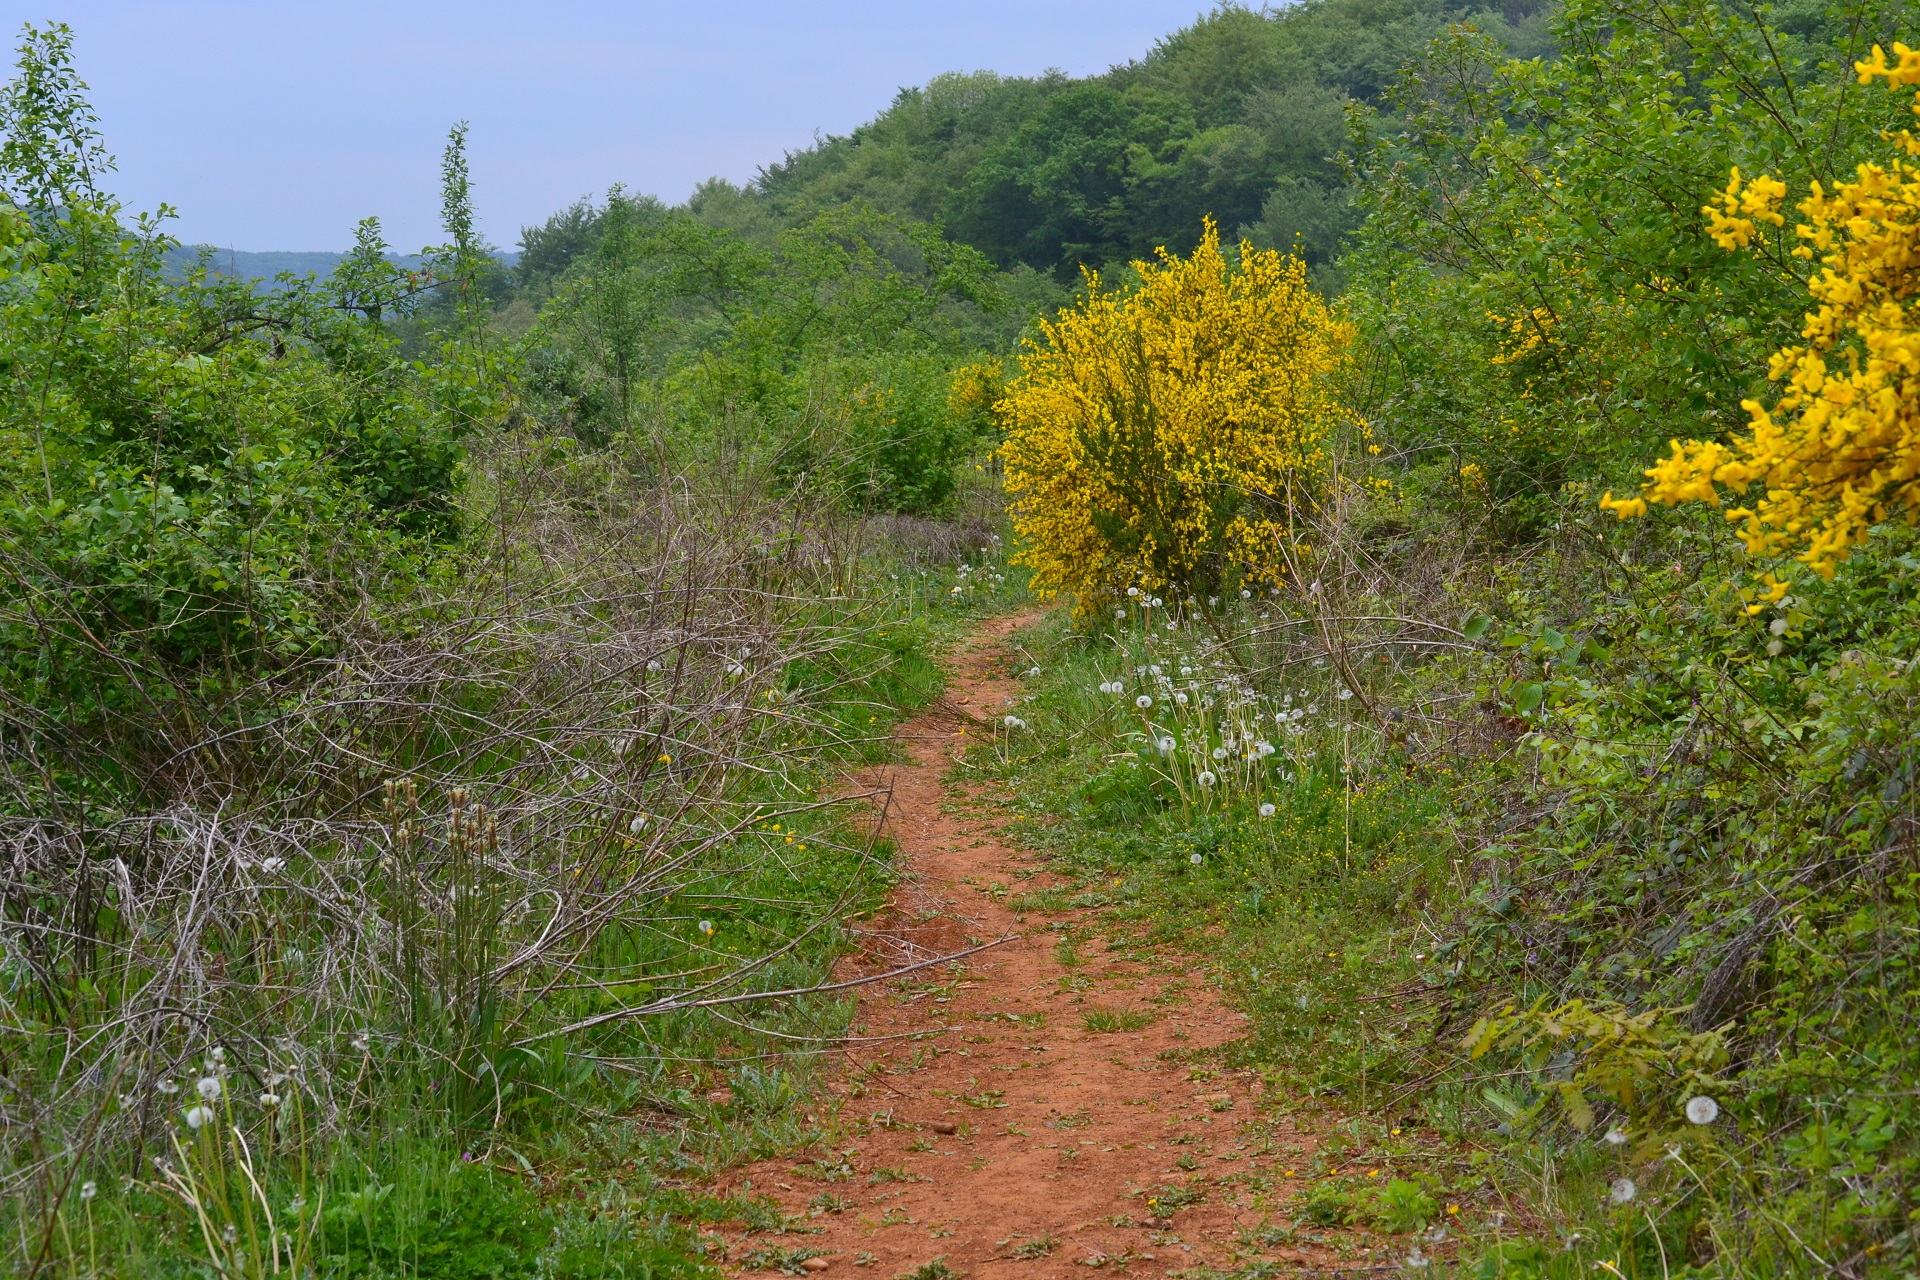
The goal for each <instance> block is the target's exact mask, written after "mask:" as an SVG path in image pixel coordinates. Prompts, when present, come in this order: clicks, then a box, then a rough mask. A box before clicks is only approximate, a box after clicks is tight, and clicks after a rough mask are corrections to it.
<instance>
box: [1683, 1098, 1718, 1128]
mask: <svg viewBox="0 0 1920 1280" xmlns="http://www.w3.org/2000/svg"><path fill="white" fill-rule="evenodd" d="M1719 1118H1720V1104H1719V1103H1717V1102H1715V1101H1714V1100H1713V1099H1712V1098H1709V1097H1707V1096H1706V1095H1705V1094H1700V1095H1697V1096H1695V1097H1692V1098H1689V1099H1687V1119H1689V1120H1691V1121H1693V1122H1694V1123H1695V1124H1712V1123H1713V1122H1714V1121H1715V1120H1718V1119H1719Z"/></svg>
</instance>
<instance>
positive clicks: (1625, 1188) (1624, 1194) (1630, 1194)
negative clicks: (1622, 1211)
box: [1607, 1178, 1640, 1204]
mask: <svg viewBox="0 0 1920 1280" xmlns="http://www.w3.org/2000/svg"><path fill="white" fill-rule="evenodd" d="M1639 1193H1640V1188H1638V1187H1636V1186H1634V1185H1633V1179H1632V1178H1615V1179H1614V1180H1613V1185H1612V1186H1610V1187H1608V1188H1607V1199H1609V1200H1611V1201H1613V1202H1614V1203H1615V1204H1625V1203H1627V1201H1629V1200H1631V1199H1633V1198H1634V1196H1636V1195H1638V1194H1639Z"/></svg>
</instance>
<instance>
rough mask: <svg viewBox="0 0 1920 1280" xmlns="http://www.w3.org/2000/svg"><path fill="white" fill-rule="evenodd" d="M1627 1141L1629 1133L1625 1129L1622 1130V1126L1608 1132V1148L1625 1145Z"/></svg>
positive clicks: (1616, 1126)
mask: <svg viewBox="0 0 1920 1280" xmlns="http://www.w3.org/2000/svg"><path fill="white" fill-rule="evenodd" d="M1626 1140H1627V1131H1626V1130H1625V1129H1622V1128H1621V1127H1620V1126H1618V1125H1615V1126H1614V1127H1613V1128H1611V1129H1609V1130H1607V1145H1608V1146H1610V1147H1617V1146H1620V1145H1622V1144H1623V1143H1625V1142H1626Z"/></svg>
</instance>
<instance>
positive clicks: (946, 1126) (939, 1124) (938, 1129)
mask: <svg viewBox="0 0 1920 1280" xmlns="http://www.w3.org/2000/svg"><path fill="white" fill-rule="evenodd" d="M927 1128H929V1129H931V1130H933V1131H934V1132H935V1133H958V1132H960V1126H959V1125H957V1124H955V1123H954V1122H953V1121H951V1120H929V1121H928V1122H927Z"/></svg>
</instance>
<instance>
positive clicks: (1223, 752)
mask: <svg viewBox="0 0 1920 1280" xmlns="http://www.w3.org/2000/svg"><path fill="white" fill-rule="evenodd" d="M1213 758H1214V759H1215V760H1225V759H1226V758H1227V749H1226V748H1225V747H1215V748H1214V749H1213Z"/></svg>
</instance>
